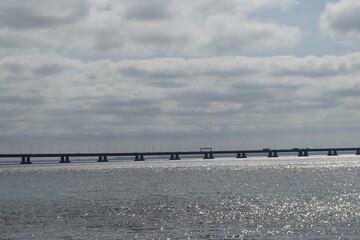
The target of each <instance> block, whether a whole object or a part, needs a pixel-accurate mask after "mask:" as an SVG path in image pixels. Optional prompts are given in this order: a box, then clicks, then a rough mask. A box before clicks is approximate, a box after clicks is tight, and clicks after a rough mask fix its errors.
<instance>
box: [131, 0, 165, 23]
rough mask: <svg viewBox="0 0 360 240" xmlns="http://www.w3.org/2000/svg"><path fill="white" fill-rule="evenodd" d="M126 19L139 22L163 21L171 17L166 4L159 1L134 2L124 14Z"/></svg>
mask: <svg viewBox="0 0 360 240" xmlns="http://www.w3.org/2000/svg"><path fill="white" fill-rule="evenodd" d="M125 16H126V18H128V19H131V20H139V21H155V20H164V19H167V18H169V17H171V15H170V13H169V12H168V2H167V1H166V2H164V1H159V0H149V1H134V3H133V4H131V5H130V6H129V8H128V9H127V11H126V13H125Z"/></svg>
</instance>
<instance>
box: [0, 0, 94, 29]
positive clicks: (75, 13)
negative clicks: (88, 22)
mask: <svg viewBox="0 0 360 240" xmlns="http://www.w3.org/2000/svg"><path fill="white" fill-rule="evenodd" d="M1 5H2V11H1V12H0V27H1V26H2V27H7V28H14V29H20V30H21V29H23V30H26V29H32V28H48V27H54V26H59V25H64V24H69V23H72V22H74V21H77V20H78V19H80V18H83V17H84V16H86V15H87V13H88V5H87V4H85V2H84V1H77V2H76V3H74V2H71V3H70V2H69V1H65V2H62V3H60V4H59V3H58V2H53V1H37V3H24V2H23V1H16V0H15V1H11V3H10V4H6V3H3V4H1ZM54 8H56V10H57V11H56V12H55V11H53V9H54ZM59 13H60V14H59Z"/></svg>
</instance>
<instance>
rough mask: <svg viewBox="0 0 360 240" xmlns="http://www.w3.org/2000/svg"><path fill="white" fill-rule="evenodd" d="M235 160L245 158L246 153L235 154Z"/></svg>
mask: <svg viewBox="0 0 360 240" xmlns="http://www.w3.org/2000/svg"><path fill="white" fill-rule="evenodd" d="M236 158H247V156H246V153H245V152H243V153H237V154H236Z"/></svg>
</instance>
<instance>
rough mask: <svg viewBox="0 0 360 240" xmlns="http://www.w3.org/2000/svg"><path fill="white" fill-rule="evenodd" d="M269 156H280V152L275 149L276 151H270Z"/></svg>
mask: <svg viewBox="0 0 360 240" xmlns="http://www.w3.org/2000/svg"><path fill="white" fill-rule="evenodd" d="M268 157H279V156H278V153H277V152H276V151H274V152H271V151H270V152H269V155H268Z"/></svg>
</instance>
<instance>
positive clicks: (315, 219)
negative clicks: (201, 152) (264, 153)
mask: <svg viewBox="0 0 360 240" xmlns="http://www.w3.org/2000/svg"><path fill="white" fill-rule="evenodd" d="M0 239H360V157H359V156H355V155H339V156H331V157H328V156H315V157H314V156H313V157H304V158H298V157H279V158H276V159H275V158H271V159H270V158H266V157H249V158H247V159H235V158H217V159H214V160H203V159H182V160H180V161H169V160H150V161H145V162H134V161H121V162H111V161H110V162H108V163H96V162H94V163H71V164H58V163H54V164H32V165H20V164H18V165H0Z"/></svg>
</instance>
